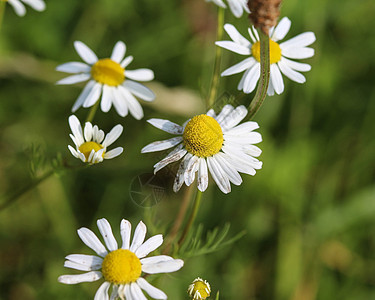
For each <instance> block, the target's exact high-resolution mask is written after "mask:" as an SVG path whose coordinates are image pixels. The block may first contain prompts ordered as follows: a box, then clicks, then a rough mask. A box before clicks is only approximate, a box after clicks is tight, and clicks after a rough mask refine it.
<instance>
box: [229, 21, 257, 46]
mask: <svg viewBox="0 0 375 300" xmlns="http://www.w3.org/2000/svg"><path fill="white" fill-rule="evenodd" d="M224 29H225V31H226V32H227V33H228V35H229V37H230V38H231V39H232V40H233V42H235V43H237V44H239V45H242V46H245V47H247V48H250V47H251V43H250V42H249V41H248V40H247V39H246V38H244V37H243V35H242V34H240V33H239V32H238V30H237V29H236V27H234V26H233V25H232V24H225V25H224Z"/></svg>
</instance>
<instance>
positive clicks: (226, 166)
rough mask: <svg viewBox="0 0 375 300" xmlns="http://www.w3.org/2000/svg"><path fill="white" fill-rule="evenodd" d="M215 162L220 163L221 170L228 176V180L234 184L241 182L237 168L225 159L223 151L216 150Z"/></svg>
mask: <svg viewBox="0 0 375 300" xmlns="http://www.w3.org/2000/svg"><path fill="white" fill-rule="evenodd" d="M214 157H215V160H216V162H217V163H218V164H219V165H220V167H221V168H222V170H223V172H224V173H225V174H226V175H227V176H228V179H229V181H231V182H232V183H233V184H235V185H240V184H241V183H242V178H241V176H240V174H238V172H237V170H236V169H235V168H234V167H233V166H232V165H231V164H230V163H229V162H228V161H227V159H226V155H225V154H224V153H221V152H218V153H217V154H216V155H215V156H214Z"/></svg>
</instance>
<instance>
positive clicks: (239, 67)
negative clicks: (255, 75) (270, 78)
mask: <svg viewBox="0 0 375 300" xmlns="http://www.w3.org/2000/svg"><path fill="white" fill-rule="evenodd" d="M255 63H256V60H255V58H254V57H248V58H246V59H244V60H243V61H241V62H239V63H238V64H235V65H234V66H231V67H230V68H228V69H226V70H225V71H224V72H222V73H221V76H229V75H233V74H237V73H241V72H242V71H245V70H247V69H250V68H251V67H252V66H253V65H254V64H255Z"/></svg>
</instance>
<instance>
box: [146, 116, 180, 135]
mask: <svg viewBox="0 0 375 300" xmlns="http://www.w3.org/2000/svg"><path fill="white" fill-rule="evenodd" d="M147 122H148V123H150V124H151V125H152V126H155V127H156V128H159V129H161V130H163V131H165V132H168V133H172V134H182V133H183V128H182V126H180V125H178V124H176V123H173V122H171V121H168V120H163V119H149V120H147Z"/></svg>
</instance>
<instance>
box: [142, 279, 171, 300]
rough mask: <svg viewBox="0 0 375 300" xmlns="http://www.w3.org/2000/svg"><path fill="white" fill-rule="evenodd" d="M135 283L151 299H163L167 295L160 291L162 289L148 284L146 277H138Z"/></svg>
mask: <svg viewBox="0 0 375 300" xmlns="http://www.w3.org/2000/svg"><path fill="white" fill-rule="evenodd" d="M137 284H138V285H139V287H140V288H141V289H142V290H144V291H146V293H147V294H148V295H149V296H150V297H151V298H153V299H161V300H164V299H167V295H166V294H165V293H164V292H163V291H162V290H159V289H158V288H156V287H154V286H152V285H151V284H149V283H148V282H147V281H146V279H144V278H142V277H140V278H138V280H137Z"/></svg>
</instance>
